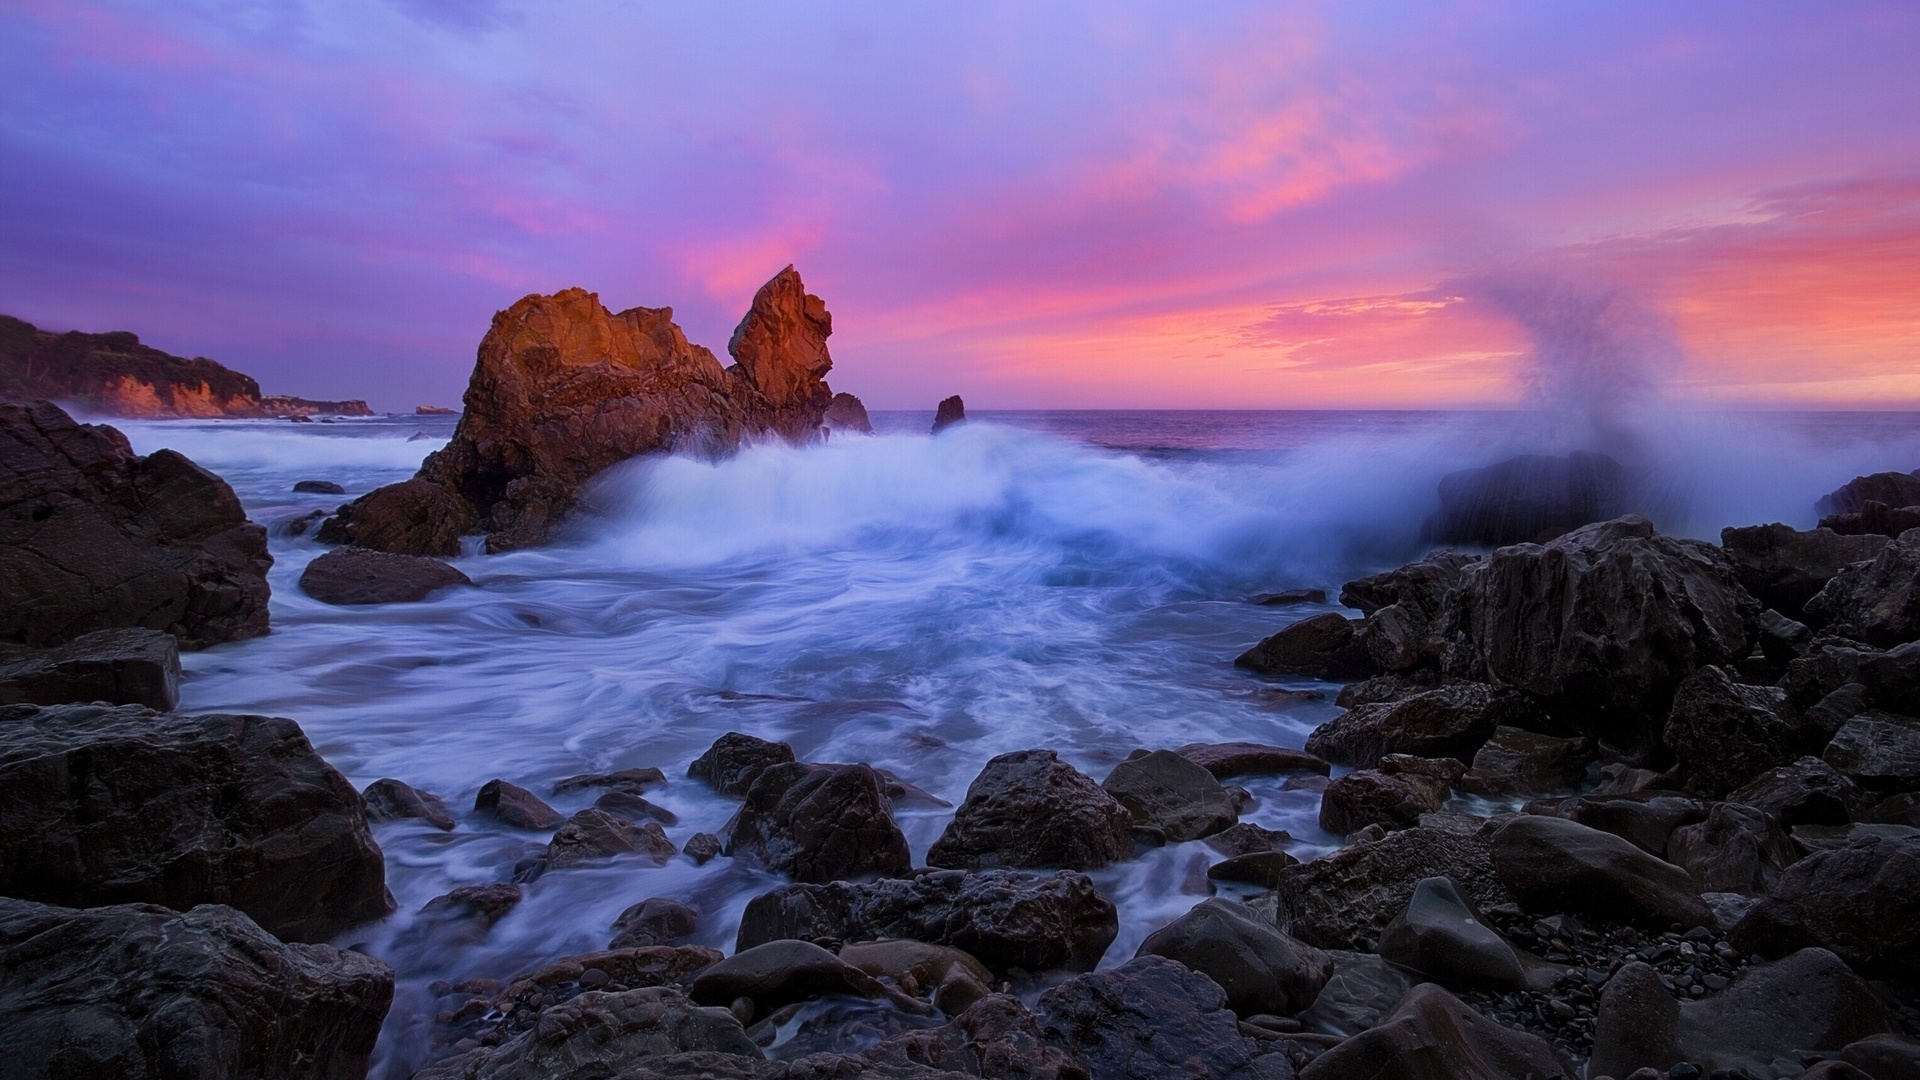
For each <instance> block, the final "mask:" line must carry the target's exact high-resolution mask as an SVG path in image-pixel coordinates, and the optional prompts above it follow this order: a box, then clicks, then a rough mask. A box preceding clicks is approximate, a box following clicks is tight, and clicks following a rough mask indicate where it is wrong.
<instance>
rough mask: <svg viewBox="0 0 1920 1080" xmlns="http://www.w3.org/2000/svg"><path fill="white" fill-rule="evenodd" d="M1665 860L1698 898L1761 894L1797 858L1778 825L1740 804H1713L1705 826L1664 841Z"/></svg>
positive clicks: (1691, 827) (1681, 831) (1681, 830)
mask: <svg viewBox="0 0 1920 1080" xmlns="http://www.w3.org/2000/svg"><path fill="white" fill-rule="evenodd" d="M1667 857H1668V858H1669V859H1670V860H1671V861H1672V862H1673V863H1674V864H1675V865H1676V866H1679V867H1680V868H1682V869H1684V870H1685V871H1686V872H1687V873H1689V874H1691V875H1693V884H1694V887H1695V888H1696V889H1698V890H1699V891H1700V892H1703V893H1709V892H1718V893H1742V894H1744V895H1748V896H1759V895H1762V894H1764V893H1765V892H1766V891H1767V889H1768V888H1769V886H1771V885H1772V883H1773V881H1774V879H1775V878H1777V877H1779V875H1780V871H1782V870H1784V869H1786V868H1787V867H1788V866H1791V865H1792V864H1793V862H1794V860H1795V859H1797V858H1799V855H1798V854H1797V853H1796V852H1795V851H1794V850H1793V842H1792V841H1791V840H1789V839H1787V834H1786V833H1785V832H1784V831H1782V830H1781V828H1780V824H1779V822H1778V821H1776V820H1774V819H1773V818H1772V817H1770V816H1768V815H1767V814H1765V813H1763V812H1761V811H1759V810H1756V809H1754V808H1753V807H1751V806H1744V805H1742V804H1740V803H1734V802H1722V803H1715V804H1714V805H1713V809H1712V810H1710V811H1708V812H1707V817H1706V820H1705V821H1701V822H1698V823H1696V824H1693V825H1683V826H1681V827H1680V828H1677V829H1675V830H1674V831H1673V835H1672V836H1671V837H1669V838H1668V839H1667Z"/></svg>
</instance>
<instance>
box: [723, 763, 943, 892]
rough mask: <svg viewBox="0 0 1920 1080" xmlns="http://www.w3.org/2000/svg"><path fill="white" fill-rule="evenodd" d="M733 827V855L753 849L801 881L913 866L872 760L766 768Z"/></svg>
mask: <svg viewBox="0 0 1920 1080" xmlns="http://www.w3.org/2000/svg"><path fill="white" fill-rule="evenodd" d="M727 833H728V839H727V847H726V853H727V854H728V855H741V854H746V855H750V856H752V857H753V858H754V859H755V860H757V861H759V862H760V863H761V864H762V865H764V866H766V867H767V868H769V869H771V870H776V871H779V872H780V873H784V874H788V875H791V876H792V877H793V878H794V879H796V880H798V881H808V882H827V881H838V880H841V879H844V878H854V877H860V876H862V875H867V874H877V875H882V876H886V875H892V874H903V873H906V871H907V870H908V869H909V868H910V867H912V865H913V856H912V855H911V854H910V853H909V852H908V850H907V839H906V837H905V836H903V835H901V832H900V827H899V826H898V825H896V824H894V821H893V806H892V804H891V803H889V802H888V801H887V796H886V794H885V792H883V791H882V790H881V781H880V777H879V776H878V775H877V774H875V773H874V771H873V769H872V768H871V767H869V766H866V765H807V764H803V763H800V762H789V763H787V764H784V765H773V766H770V767H768V768H766V769H763V770H761V772H760V774H759V776H757V777H756V778H755V779H754V781H753V786H752V787H751V788H749V789H747V796H746V801H745V802H744V803H743V804H742V805H741V807H740V811H739V813H737V814H735V815H734V818H733V821H732V822H731V823H729V824H728V826H727Z"/></svg>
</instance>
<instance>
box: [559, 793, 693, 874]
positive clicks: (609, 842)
mask: <svg viewBox="0 0 1920 1080" xmlns="http://www.w3.org/2000/svg"><path fill="white" fill-rule="evenodd" d="M677 854H679V849H678V848H675V847H674V846H673V841H671V840H668V839H667V834H666V833H665V832H662V831H661V829H660V826H658V825H655V824H653V823H652V822H648V823H647V824H645V825H635V824H633V823H632V822H630V821H626V820H624V819H622V818H618V817H615V816H614V815H612V814H609V813H607V812H606V811H605V810H601V809H599V808H598V807H591V806H590V807H588V808H587V809H585V810H582V811H580V812H579V813H577V814H575V815H573V816H572V817H570V818H568V819H567V820H566V822H565V823H564V824H562V825H561V826H560V828H559V829H558V830H557V831H555V832H554V834H553V839H552V840H550V841H548V842H547V868H548V869H550V870H562V869H565V868H567V867H569V866H578V865H580V864H582V863H590V862H597V861H599V860H601V859H611V858H615V857H623V856H639V857H641V858H645V859H647V860H649V861H651V862H652V863H653V865H655V866H664V865H666V862H667V860H668V859H671V858H673V857H674V856H675V855H677Z"/></svg>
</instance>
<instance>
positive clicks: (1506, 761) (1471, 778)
mask: <svg viewBox="0 0 1920 1080" xmlns="http://www.w3.org/2000/svg"><path fill="white" fill-rule="evenodd" d="M1592 760H1593V744H1592V743H1591V742H1590V741H1589V740H1587V739H1580V738H1575V739H1556V738H1554V737H1552V736H1550V735H1537V734H1535V733H1533V732H1531V731H1527V730H1525V729H1522V728H1517V727H1505V726H1502V727H1496V728H1494V729H1493V734H1492V735H1491V736H1489V737H1488V739H1487V741H1486V742H1485V743H1482V744H1481V746H1480V749H1478V750H1476V751H1474V755H1473V767H1472V768H1470V769H1468V770H1467V772H1466V774H1465V775H1464V776H1462V777H1461V778H1460V785H1459V786H1460V790H1462V791H1470V792H1473V793H1474V794H1476V795H1516V794H1521V795H1537V794H1544V793H1546V792H1551V791H1559V790H1562V789H1564V788H1568V787H1572V786H1574V785H1575V784H1577V783H1578V782H1579V781H1580V778H1581V777H1582V776H1584V775H1586V771H1587V763H1588V762H1589V761H1592Z"/></svg>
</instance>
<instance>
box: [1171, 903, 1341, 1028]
mask: <svg viewBox="0 0 1920 1080" xmlns="http://www.w3.org/2000/svg"><path fill="white" fill-rule="evenodd" d="M1134 955H1135V956H1136V957H1140V956H1164V957H1166V958H1167V959H1169V960H1174V961H1177V962H1179V963H1181V964H1185V965H1186V966H1187V967H1190V968H1192V969H1193V970H1195V971H1198V972H1200V973H1201V974H1203V975H1205V976H1207V977H1208V978H1209V979H1212V980H1213V981H1214V982H1215V983H1217V984H1219V986H1220V989H1221V990H1223V991H1225V993H1226V1002H1227V1007H1228V1008H1230V1009H1232V1010H1233V1011H1234V1012H1236V1013H1238V1014H1239V1015H1241V1016H1252V1015H1254V1014H1256V1013H1271V1014H1274V1015H1277V1016H1291V1015H1293V1014H1294V1013H1297V1012H1299V1011H1301V1010H1302V1009H1305V1008H1307V1007H1308V1006H1310V1005H1312V1004H1313V999H1314V998H1315V997H1316V996H1318V995H1319V993H1320V988H1321V987H1322V986H1324V985H1326V982H1327V978H1328V977H1329V976H1330V975H1332V974H1333V962H1332V961H1331V960H1330V959H1328V957H1327V955H1326V954H1325V953H1323V952H1321V951H1320V950H1319V949H1316V948H1314V947H1313V946H1311V945H1305V944H1302V943H1301V942H1298V941H1295V940H1294V939H1292V938H1290V937H1288V936H1286V935H1285V934H1282V933H1280V932H1279V931H1278V930H1275V929H1274V928H1273V926H1272V924H1271V923H1268V922H1266V921H1265V920H1263V919H1261V918H1260V917H1259V916H1258V915H1256V914H1255V913H1254V912H1253V910H1252V909H1250V908H1248V907H1247V906H1246V905H1244V904H1236V903H1234V902H1233V901H1231V900H1221V899H1218V898H1216V899H1211V900H1202V901H1201V902H1200V903H1199V904H1196V905H1195V906H1194V907H1193V909H1192V910H1190V911H1188V912H1187V913H1186V914H1185V915H1182V916H1180V917H1179V918H1178V919H1175V920H1174V921H1173V922H1171V923H1168V924H1167V925H1166V926H1163V927H1161V928H1160V929H1158V930H1156V931H1154V932H1153V933H1152V934H1149V935H1148V936H1147V939H1146V940H1145V941H1144V942H1142V943H1141V945H1140V948H1139V951H1137V952H1136V953H1135V954H1134Z"/></svg>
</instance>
